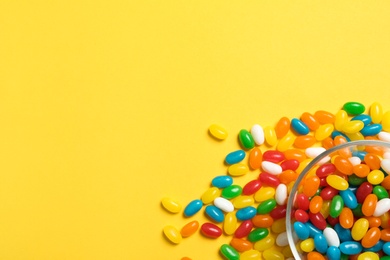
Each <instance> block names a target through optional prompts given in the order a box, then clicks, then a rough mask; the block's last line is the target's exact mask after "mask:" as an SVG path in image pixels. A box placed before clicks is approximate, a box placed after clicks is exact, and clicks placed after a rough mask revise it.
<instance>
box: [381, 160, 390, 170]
mask: <svg viewBox="0 0 390 260" xmlns="http://www.w3.org/2000/svg"><path fill="white" fill-rule="evenodd" d="M381 167H382V169H383V170H384V171H385V172H386V173H387V174H390V159H383V160H382V161H381Z"/></svg>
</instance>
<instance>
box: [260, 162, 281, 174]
mask: <svg viewBox="0 0 390 260" xmlns="http://www.w3.org/2000/svg"><path fill="white" fill-rule="evenodd" d="M261 167H262V169H263V170H264V171H265V172H268V173H270V174H272V175H279V174H281V173H282V167H281V166H280V165H279V164H276V163H273V162H268V161H263V162H262V163H261Z"/></svg>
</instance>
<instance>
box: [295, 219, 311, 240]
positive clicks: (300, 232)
mask: <svg viewBox="0 0 390 260" xmlns="http://www.w3.org/2000/svg"><path fill="white" fill-rule="evenodd" d="M294 231H295V233H296V234H297V236H298V238H299V239H301V240H305V239H307V238H309V235H310V230H309V228H308V227H307V226H306V225H305V224H304V223H302V222H299V221H297V222H295V223H294Z"/></svg>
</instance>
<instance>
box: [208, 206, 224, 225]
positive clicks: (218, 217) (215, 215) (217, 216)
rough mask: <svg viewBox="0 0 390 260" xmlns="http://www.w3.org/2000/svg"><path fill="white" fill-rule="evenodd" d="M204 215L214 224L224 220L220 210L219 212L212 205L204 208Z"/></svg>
mask: <svg viewBox="0 0 390 260" xmlns="http://www.w3.org/2000/svg"><path fill="white" fill-rule="evenodd" d="M205 213H206V215H207V216H209V217H210V218H211V219H212V220H213V221H215V222H218V223H220V222H222V221H223V220H224V218H225V216H224V214H223V212H222V210H220V209H219V208H217V207H216V206H214V205H208V206H206V208H205Z"/></svg>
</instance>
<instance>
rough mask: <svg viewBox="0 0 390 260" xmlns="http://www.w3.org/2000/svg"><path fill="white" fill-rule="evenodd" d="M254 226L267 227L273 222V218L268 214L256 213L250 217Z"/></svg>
mask: <svg viewBox="0 0 390 260" xmlns="http://www.w3.org/2000/svg"><path fill="white" fill-rule="evenodd" d="M252 223H253V225H254V226H255V227H261V228H269V227H271V226H272V224H273V223H274V219H273V218H272V217H271V216H270V215H269V214H263V215H256V216H254V217H253V218H252Z"/></svg>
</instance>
